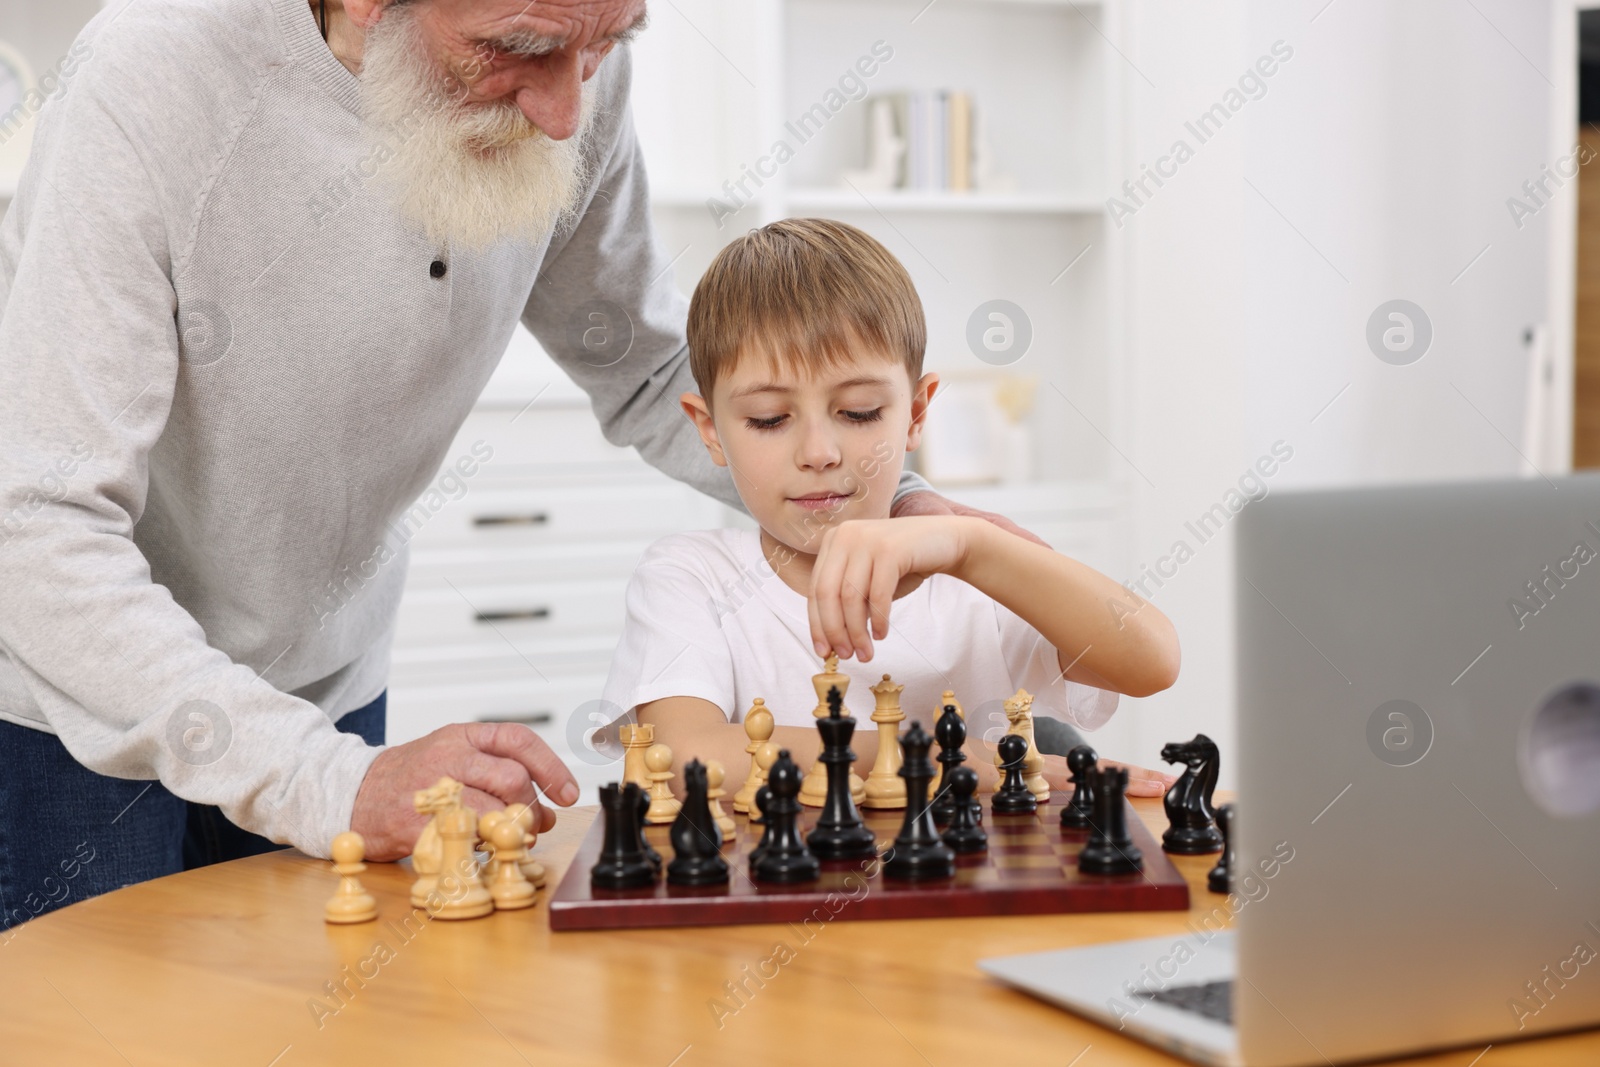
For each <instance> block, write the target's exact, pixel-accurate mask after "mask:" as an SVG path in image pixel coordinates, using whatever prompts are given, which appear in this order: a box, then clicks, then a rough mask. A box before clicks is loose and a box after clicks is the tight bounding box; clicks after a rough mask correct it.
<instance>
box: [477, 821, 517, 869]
mask: <svg viewBox="0 0 1600 1067" xmlns="http://www.w3.org/2000/svg"><path fill="white" fill-rule="evenodd" d="M509 814H510V813H509V812H505V811H486V812H484V813H483V815H482V817H480V818H479V819H478V838H479V840H480V841H481V842H482V844H483V850H484V851H485V852H487V853H489V858H488V859H487V860H485V861H484V864H483V869H482V870H481V871H479V872H478V878H479V879H480V880H481V881H482V882H483V884H484V887H485V888H488V887H489V886H492V885H494V878H495V875H496V874H497V873H498V868H499V866H500V857H499V856H497V855H496V854H495V851H494V845H493V843H492V841H491V838H490V832H491V831H492V830H493V829H494V828H495V826H497V825H498V824H500V823H502V822H504V821H505V820H506V819H507V818H508V817H509Z"/></svg>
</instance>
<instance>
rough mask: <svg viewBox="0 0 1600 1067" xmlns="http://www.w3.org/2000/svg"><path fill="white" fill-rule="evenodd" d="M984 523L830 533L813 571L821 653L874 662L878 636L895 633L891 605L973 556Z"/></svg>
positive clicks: (814, 625) (957, 520)
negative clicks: (974, 537)
mask: <svg viewBox="0 0 1600 1067" xmlns="http://www.w3.org/2000/svg"><path fill="white" fill-rule="evenodd" d="M975 521H976V520H974V519H971V518H966V517H957V516H954V515H939V516H917V517H915V518H907V519H852V520H850V521H847V522H841V523H840V524H839V525H837V526H833V527H830V528H829V529H828V530H826V531H824V533H823V535H822V544H821V546H820V547H819V548H818V549H817V559H816V562H815V563H814V564H812V567H811V595H810V596H808V597H807V598H806V611H807V614H808V615H809V616H810V619H811V643H812V644H813V645H814V646H816V649H817V655H819V656H825V655H827V654H828V650H830V649H832V650H833V651H834V652H836V653H838V654H839V656H840V657H841V658H844V659H848V658H850V657H851V656H855V657H856V658H857V659H858V660H859V661H860V662H862V663H866V662H867V661H868V660H870V659H872V642H873V639H874V638H876V639H877V640H879V641H881V640H883V639H884V638H885V637H887V636H888V635H889V606H890V604H891V603H892V602H893V601H895V600H898V599H899V598H900V597H903V596H905V595H906V594H907V593H909V592H911V591H912V590H913V589H915V588H917V586H919V585H921V584H922V580H923V579H924V578H926V577H927V576H928V575H930V574H942V573H945V572H947V571H950V570H952V569H953V568H955V567H957V566H959V565H960V563H961V561H962V560H963V559H965V558H966V554H967V548H968V537H967V531H968V530H970V528H971V525H972V524H973V523H974V522H975Z"/></svg>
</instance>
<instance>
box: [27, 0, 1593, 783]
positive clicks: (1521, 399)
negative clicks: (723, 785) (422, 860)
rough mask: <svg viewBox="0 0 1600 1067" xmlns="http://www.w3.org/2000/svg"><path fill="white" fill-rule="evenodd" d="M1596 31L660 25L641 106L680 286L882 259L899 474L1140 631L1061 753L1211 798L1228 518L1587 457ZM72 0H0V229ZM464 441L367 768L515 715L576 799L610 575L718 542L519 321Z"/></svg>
mask: <svg viewBox="0 0 1600 1067" xmlns="http://www.w3.org/2000/svg"><path fill="white" fill-rule="evenodd" d="M1589 6H1591V5H1589V4H1574V3H1572V2H1568V0H1408V2H1407V3H1405V4H1396V3H1392V2H1388V0H1295V2H1284V0H1213V2H1200V3H1197V2H1179V0H1098V2H1095V0H652V2H651V3H650V13H651V25H650V28H649V29H648V31H647V32H646V33H645V34H644V36H643V37H642V38H641V39H640V41H639V42H638V43H637V44H636V46H635V49H634V53H635V82H634V99H633V107H634V116H635V121H636V124H637V128H638V134H639V139H640V141H641V142H642V144H643V148H644V154H645V158H646V160H647V163H648V165H649V168H650V175H651V181H652V187H653V194H654V213H655V223H656V227H657V231H658V235H659V239H660V240H661V242H662V243H663V245H664V247H665V248H666V250H667V252H668V254H669V256H672V257H675V258H674V259H673V264H674V265H673V270H674V271H675V275H676V279H677V283H678V285H679V286H680V287H681V288H682V289H683V291H684V292H685V293H688V292H690V291H691V290H692V289H693V286H694V284H695V281H696V279H697V278H698V277H699V275H700V273H701V271H702V270H704V268H705V266H706V265H707V264H708V263H709V261H710V260H711V258H712V257H713V256H714V255H715V254H716V252H717V250H718V249H719V248H720V247H721V246H722V245H723V244H724V243H726V242H727V241H729V240H730V239H732V238H733V237H735V236H737V235H738V234H740V233H743V232H744V231H745V230H746V229H748V228H750V227H753V226H758V225H761V224H763V223H765V222H768V221H771V220H773V219H777V218H782V217H785V216H795V215H823V216H829V217H836V218H839V219H843V220H845V221H848V222H851V223H853V224H855V225H858V226H861V227H863V228H864V229H866V230H867V231H869V232H871V233H872V234H873V235H874V236H876V237H877V238H878V239H880V240H882V241H883V242H884V243H885V244H886V245H887V246H888V247H889V248H890V249H891V250H892V251H893V252H894V253H895V254H896V255H897V256H898V257H899V258H900V259H901V260H902V261H903V262H904V263H905V265H906V266H907V268H908V269H909V270H910V272H911V274H912V276H913V278H914V279H915V281H916V283H917V285H918V288H919V290H920V292H921V294H922V298H923V301H924V304H925V307H926V309H927V314H928V324H929V349H928V358H927V362H928V367H929V369H932V370H937V371H939V372H940V373H941V374H942V375H943V376H944V377H945V379H946V381H947V382H948V383H949V391H948V393H946V394H945V395H944V396H942V397H941V398H940V399H939V400H938V401H937V402H936V404H935V406H934V408H933V411H932V417H931V422H932V426H931V429H930V433H929V437H928V441H927V445H926V447H925V449H924V450H923V451H922V452H921V453H919V455H918V457H917V462H918V464H919V465H920V468H921V470H922V471H923V473H924V474H926V475H927V476H928V477H929V478H930V479H931V480H932V481H933V482H934V484H935V486H936V487H938V488H939V489H941V490H942V491H945V492H946V493H947V494H948V495H951V496H953V497H955V498H957V499H961V500H965V501H968V502H970V503H973V504H975V505H978V506H982V507H986V508H989V509H992V510H995V511H999V512H1002V513H1005V514H1007V515H1009V516H1011V517H1012V518H1013V519H1015V520H1017V521H1018V522H1020V523H1022V524H1023V525H1025V526H1028V527H1030V528H1031V529H1033V530H1035V531H1036V532H1037V533H1039V534H1040V535H1041V536H1043V537H1045V538H1046V539H1047V540H1049V541H1050V542H1051V543H1052V544H1054V545H1055V546H1056V547H1057V548H1058V549H1060V550H1061V551H1063V552H1067V553H1070V554H1072V555H1074V556H1077V557H1079V558H1081V559H1083V560H1084V561H1086V562H1088V563H1089V564H1091V565H1093V566H1095V567H1097V568H1099V569H1101V570H1103V571H1105V572H1106V573H1108V574H1110V575H1111V576H1112V577H1114V578H1116V579H1118V580H1120V581H1126V582H1128V583H1130V584H1132V585H1134V586H1135V587H1136V588H1138V589H1139V590H1140V592H1141V593H1143V594H1144V595H1147V596H1149V597H1150V599H1152V600H1153V601H1154V602H1155V603H1156V604H1157V605H1158V606H1159V607H1160V608H1161V609H1162V610H1163V611H1165V612H1166V613H1167V614H1168V615H1170V616H1171V617H1172V619H1173V620H1174V622H1175V623H1176V624H1177V626H1178V630H1179V633H1180V635H1181V637H1182V640H1183V649H1184V665H1183V673H1182V677H1181V678H1180V680H1179V682H1178V684H1177V685H1176V686H1175V687H1173V688H1172V689H1171V690H1170V691H1168V692H1166V693H1163V694H1160V695H1159V696H1157V697H1154V698H1150V699H1146V700H1125V701H1124V704H1123V708H1122V710H1121V712H1120V713H1119V714H1118V715H1117V716H1116V717H1115V718H1114V719H1113V721H1112V722H1111V723H1110V724H1109V725H1108V726H1106V727H1105V728H1104V729H1103V730H1101V731H1100V732H1098V733H1097V734H1095V735H1093V736H1092V737H1091V738H1090V740H1091V741H1092V742H1093V743H1094V744H1095V745H1096V746H1097V747H1098V748H1099V750H1100V752H1101V754H1102V755H1108V756H1112V757H1116V758H1121V759H1126V760H1129V761H1132V762H1136V763H1143V764H1144V765H1146V766H1153V765H1155V764H1156V763H1157V762H1158V758H1157V755H1156V753H1157V750H1158V749H1159V747H1160V746H1161V744H1162V743H1164V742H1166V741H1171V740H1178V739H1182V738H1187V737H1188V736H1190V735H1192V734H1194V733H1195V732H1197V731H1203V732H1205V733H1207V734H1209V735H1211V736H1212V737H1213V738H1214V739H1215V740H1217V741H1218V743H1219V744H1220V745H1221V747H1222V751H1223V753H1224V759H1223V767H1224V771H1223V781H1222V784H1223V785H1224V786H1230V785H1231V768H1230V766H1229V761H1228V758H1227V754H1228V753H1229V752H1230V751H1231V750H1232V749H1233V743H1234V726H1233V714H1232V712H1233V692H1234V681H1233V662H1234V661H1233V656H1234V650H1233V632H1232V631H1233V615H1234V606H1233V559H1232V535H1233V531H1232V525H1233V523H1232V520H1233V518H1234V517H1235V516H1236V515H1237V514H1238V513H1239V511H1241V510H1242V509H1244V508H1246V507H1249V506H1250V501H1251V500H1253V499H1259V498H1260V497H1262V496H1263V495H1266V494H1269V493H1278V492H1285V491H1291V490H1295V489H1303V488H1307V487H1321V486H1332V485H1352V484H1371V483H1389V482H1404V481H1416V480H1436V479H1465V478H1488V477H1532V478H1541V477H1555V476H1556V475H1558V474H1560V473H1563V472H1566V471H1568V470H1570V469H1572V468H1574V467H1588V466H1594V465H1596V464H1597V463H1600V182H1597V180H1596V178H1595V175H1596V173H1600V172H1597V171H1596V170H1595V167H1594V166H1593V165H1586V164H1590V162H1591V161H1592V160H1593V159H1595V157H1596V155H1597V153H1600V128H1597V127H1595V126H1594V125H1593V121H1592V120H1594V119H1595V118H1596V117H1600V106H1595V104H1591V101H1597V102H1600V66H1597V64H1600V24H1595V23H1593V22H1592V19H1593V18H1594V16H1595V13H1591V12H1588V11H1585V10H1582V9H1584V8H1586V7H1589ZM98 7H99V4H97V3H95V2H93V0H56V2H54V3H51V4H48V5H45V4H40V3H38V2H37V0H28V2H23V0H0V210H3V209H4V207H5V206H6V205H7V203H8V197H9V196H10V190H11V189H12V188H14V185H15V178H16V174H17V172H18V171H19V170H20V168H21V166H22V164H23V162H24V161H25V158H26V150H27V142H28V133H29V127H30V116H31V114H32V112H33V111H36V110H37V103H38V101H39V100H40V99H41V98H40V97H39V96H38V95H37V93H38V90H39V89H40V88H41V87H43V88H45V89H47V90H48V89H49V88H50V87H53V86H54V84H55V80H54V79H51V78H50V75H51V74H52V72H55V71H59V70H60V69H61V64H62V62H63V58H64V57H65V56H66V55H67V52H68V49H69V48H70V46H71V43H72V41H73V38H74V37H75V35H76V33H77V31H78V30H79V29H80V28H81V26H82V25H83V23H84V22H86V21H87V20H88V19H89V18H90V17H92V16H93V14H94V13H95V11H96V10H97V9H98ZM1585 29H1592V30H1593V31H1594V32H1593V33H1592V34H1591V33H1586V32H1584V31H1585ZM1586 74H1593V75H1595V77H1594V78H1593V79H1590V78H1588V77H1586ZM30 93H33V94H34V95H33V96H30ZM1580 101H1582V105H1581V106H1580ZM106 195H107V196H115V195H116V190H115V189H107V190H106ZM478 440H487V441H490V442H492V443H493V446H494V448H495V458H494V460H493V461H492V462H490V463H488V464H486V465H485V467H484V469H483V473H482V474H481V475H480V476H479V477H478V478H477V479H475V480H474V481H473V483H472V485H471V487H470V489H469V490H467V491H465V492H464V494H463V495H462V496H461V498H460V499H458V500H453V501H451V503H450V504H449V505H448V506H447V507H446V508H445V509H444V511H442V512H441V513H440V514H438V515H437V516H435V517H434V518H433V519H432V520H430V521H429V523H428V525H427V526H426V527H425V528H424V529H422V530H421V531H420V532H419V534H418V535H417V537H416V539H415V540H414V541H413V542H412V564H411V574H410V585H409V587H408V593H407V597H406V600H405V603H404V606H403V608H402V618H401V625H400V632H399V636H398V638H397V643H396V649H395V667H394V674H393V680H392V688H391V691H390V701H391V704H390V707H391V711H390V739H391V740H394V741H404V740H409V739H410V738H412V737H415V736H419V735H421V734H422V733H425V732H427V731H428V730H431V729H433V728H434V727H436V726H438V725H441V724H443V723H445V722H450V721H460V720H462V719H468V718H486V719H489V718H492V719H508V718H509V719H518V720H521V721H524V722H527V723H528V724H529V725H531V726H533V727H534V728H535V729H537V730H539V731H540V732H541V733H542V734H544V735H545V736H546V737H547V739H549V740H550V742H551V743H552V745H554V746H555V747H556V748H557V749H558V750H559V751H561V752H562V753H563V755H565V756H566V757H567V758H568V760H569V762H571V763H572V764H573V765H574V767H575V768H577V769H578V770H579V772H580V777H581V778H582V779H583V780H584V782H585V785H586V786H587V787H590V788H592V786H593V785H594V784H596V783H597V782H599V781H601V780H604V779H606V778H607V777H610V776H612V774H611V771H610V770H609V764H610V759H609V757H607V756H604V755H602V754H599V753H596V752H594V751H592V749H590V748H589V747H588V746H587V745H586V743H585V738H586V736H587V734H588V732H589V731H591V730H592V729H593V728H594V727H595V726H596V725H597V724H599V723H600V722H602V721H605V720H606V719H609V718H610V717H611V715H612V714H614V711H607V709H604V708H603V707H601V706H600V705H599V703H598V697H599V693H600V688H601V684H602V683H603V681H604V678H605V674H606V670H607V666H608V663H609V659H610V655H611V651H612V649H613V647H614V645H615V641H616V638H617V635H618V632H619V630H620V626H621V621H622V593H623V589H624V586H625V584H626V581H627V578H628V575H629V573H630V571H631V569H632V566H633V563H634V562H635V561H636V560H637V558H638V556H639V554H640V553H641V552H642V550H643V548H644V546H645V545H647V544H648V543H649V542H650V541H651V540H653V539H654V538H656V537H658V536H661V535H663V534H666V533H669V532H672V531H674V530H678V529H685V528H696V527H705V526H709V525H718V524H725V523H726V524H736V523H740V522H745V521H747V520H745V519H743V518H742V517H741V516H738V515H735V514H733V513H731V512H730V511H728V509H726V508H723V507H721V506H720V505H718V504H715V503H714V502H710V501H708V500H705V499H704V498H701V497H699V496H697V495H696V494H695V493H693V492H692V491H690V490H688V489H686V488H684V487H682V486H679V485H677V484H676V483H673V482H671V481H670V480H668V479H666V478H665V477H664V476H661V475H659V474H657V473H655V472H654V471H653V470H651V469H650V468H648V467H646V466H645V465H644V464H643V463H642V462H640V461H639V460H638V459H637V458H636V457H634V456H633V455H632V454H631V453H628V452H624V451H622V450H619V449H616V448H614V447H612V446H610V445H608V444H606V443H605V442H604V441H603V440H602V439H601V437H600V434H599V431H598V429H597V427H596V425H595V422H594V420H593V418H592V417H591V416H590V415H589V414H588V411H587V402H586V399H585V397H584V396H583V394H582V393H581V392H580V391H579V390H578V389H577V388H576V387H575V386H573V385H572V384H571V383H570V381H568V380H567V379H566V378H565V377H564V376H563V375H562V374H561V372H560V371H559V370H557V369H556V368H555V366H554V365H553V364H552V363H551V362H550V361H549V360H548V359H547V358H545V356H544V354H543V353H542V351H541V350H540V348H539V346H538V344H537V342H535V341H534V340H533V339H532V338H531V337H529V336H528V335H527V334H525V333H522V332H520V331H519V334H518V337H517V340H516V342H515V343H514V344H513V345H512V347H511V349H510V350H509V351H508V353H507V356H506V359H505V361H504V363H503V365H502V367H501V369H500V372H499V373H498V374H497V376H496V378H495V380H494V381H493V382H492V383H491V385H490V387H489V389H488V390H487V391H486V392H485V394H484V396H483V398H482V401H481V403H480V404H479V407H478V409H477V410H476V412H475V413H474V414H473V416H472V417H471V419H469V422H468V424H467V426H466V427H464V428H463V431H462V435H461V440H460V441H459V442H458V448H459V449H460V450H463V451H464V450H465V449H466V448H467V447H469V446H470V444H471V443H472V442H474V441H478ZM451 454H452V455H455V454H457V451H456V450H452V453H451ZM1372 610H1373V612H1374V613H1375V614H1376V613H1380V612H1382V611H1383V610H1384V605H1383V604H1381V603H1375V604H1373V605H1372ZM1467 656H1468V657H1469V656H1470V650H1468V653H1467ZM1465 658H1466V657H1464V659H1463V662H1465ZM1005 695H1006V694H987V695H973V696H971V697H968V696H967V695H966V694H963V697H964V698H965V699H966V702H967V706H968V707H969V709H970V708H973V707H974V706H979V707H981V706H982V705H984V703H985V702H986V701H987V700H988V699H989V698H990V697H993V698H995V700H996V701H997V700H998V698H1000V697H1003V696H1005ZM784 700H793V701H795V702H797V703H801V704H803V705H804V706H805V707H808V708H809V707H810V706H811V705H812V703H813V702H814V695H813V694H812V692H811V685H810V680H809V679H808V678H796V679H795V686H794V692H793V693H789V694H773V695H771V696H769V697H768V703H769V704H777V703H779V702H781V701H784ZM995 706H996V708H998V704H997V703H996V705H995ZM913 710H917V711H921V712H927V711H929V710H931V709H913ZM1001 725H1003V721H1001Z"/></svg>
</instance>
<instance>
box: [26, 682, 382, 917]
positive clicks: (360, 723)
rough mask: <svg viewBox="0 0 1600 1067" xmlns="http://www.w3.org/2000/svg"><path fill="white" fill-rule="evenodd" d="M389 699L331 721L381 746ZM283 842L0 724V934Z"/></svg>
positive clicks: (56, 742)
mask: <svg viewBox="0 0 1600 1067" xmlns="http://www.w3.org/2000/svg"><path fill="white" fill-rule="evenodd" d="M387 697H388V693H387V692H384V693H380V694H378V699H376V700H374V701H373V702H372V703H370V704H368V705H367V706H366V707H364V708H358V709H356V710H355V711H352V712H347V713H346V714H345V715H344V716H343V717H342V718H341V719H340V720H339V721H338V722H337V723H336V724H335V725H336V726H337V727H338V728H339V729H340V730H342V731H344V732H345V733H348V734H357V735H358V736H360V737H361V738H362V739H363V740H365V741H366V742H367V743H368V744H369V745H381V744H383V743H384V725H385V721H386V718H387ZM282 847H283V846H282V845H276V844H273V843H272V842H271V841H268V840H267V839H266V838H264V837H258V836H257V835H255V834H252V833H249V832H247V831H244V830H241V829H239V828H238V827H237V826H235V825H233V824H232V823H231V822H229V821H228V820H227V819H226V818H224V817H223V815H222V812H220V811H219V810H217V809H216V808H214V807H209V806H207V805H203V804H191V803H189V802H188V801H186V800H182V799H180V798H178V797H176V796H173V795H172V794H171V793H169V792H168V791H167V790H166V788H165V787H164V786H162V784H161V783H160V782H146V781H130V780H128V779H125V778H108V777H106V776H105V775H103V774H96V773H95V772H93V771H91V770H89V769H88V768H87V767H84V766H83V765H82V764H80V763H78V761H76V760H74V759H73V758H72V756H70V755H69V754H68V753H67V750H66V746H64V745H62V743H61V741H60V739H58V738H57V737H56V736H55V735H54V734H47V733H44V732H43V731H40V730H30V729H29V728H27V727H26V726H17V725H16V724H14V723H9V722H3V721H0V930H7V929H10V928H11V927H13V926H16V925H17V924H18V923H21V922H25V921H26V920H28V919H32V918H34V917H36V916H39V915H43V914H44V913H46V912H49V911H54V910H55V909H56V908H59V907H62V906H64V905H66V904H71V903H73V902H74V901H78V900H86V899H88V898H89V897H93V896H99V895H100V894H101V893H108V892H110V891H111V890H113V889H120V888H122V887H123V886H125V885H132V884H133V883H135V882H144V881H148V880H150V879H152V878H160V877H162V876H163V875H168V874H176V873H177V872H179V871H186V870H191V869H193V868H195V867H204V866H206V865H207V864H212V863H221V862H223V861H224V860H232V859H238V858H240V857H241V856H254V855H257V854H258V853H262V852H271V851H272V850H274V849H278V848H282Z"/></svg>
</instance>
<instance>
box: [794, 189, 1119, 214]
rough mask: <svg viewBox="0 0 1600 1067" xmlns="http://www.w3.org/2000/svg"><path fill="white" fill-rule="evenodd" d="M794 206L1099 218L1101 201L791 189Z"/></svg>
mask: <svg viewBox="0 0 1600 1067" xmlns="http://www.w3.org/2000/svg"><path fill="white" fill-rule="evenodd" d="M787 199H788V203H789V204H790V205H791V206H803V207H810V208H827V209H829V210H834V211H849V210H854V211H874V210H876V211H920V212H1009V213H1013V214H1028V215H1098V214H1100V212H1101V211H1102V210H1103V205H1102V204H1101V202H1100V201H1099V200H1096V199H1094V198H1093V197H1089V196H1085V195H1071V194H1066V193H1050V192H1015V193H999V192H995V193H985V192H971V193H952V192H913V191H909V190H904V189H893V190H890V191H888V192H881V193H866V194H864V195H863V194H862V193H858V192H856V191H855V190H854V189H828V188H804V189H791V190H790V191H789V195H788V198H787Z"/></svg>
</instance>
